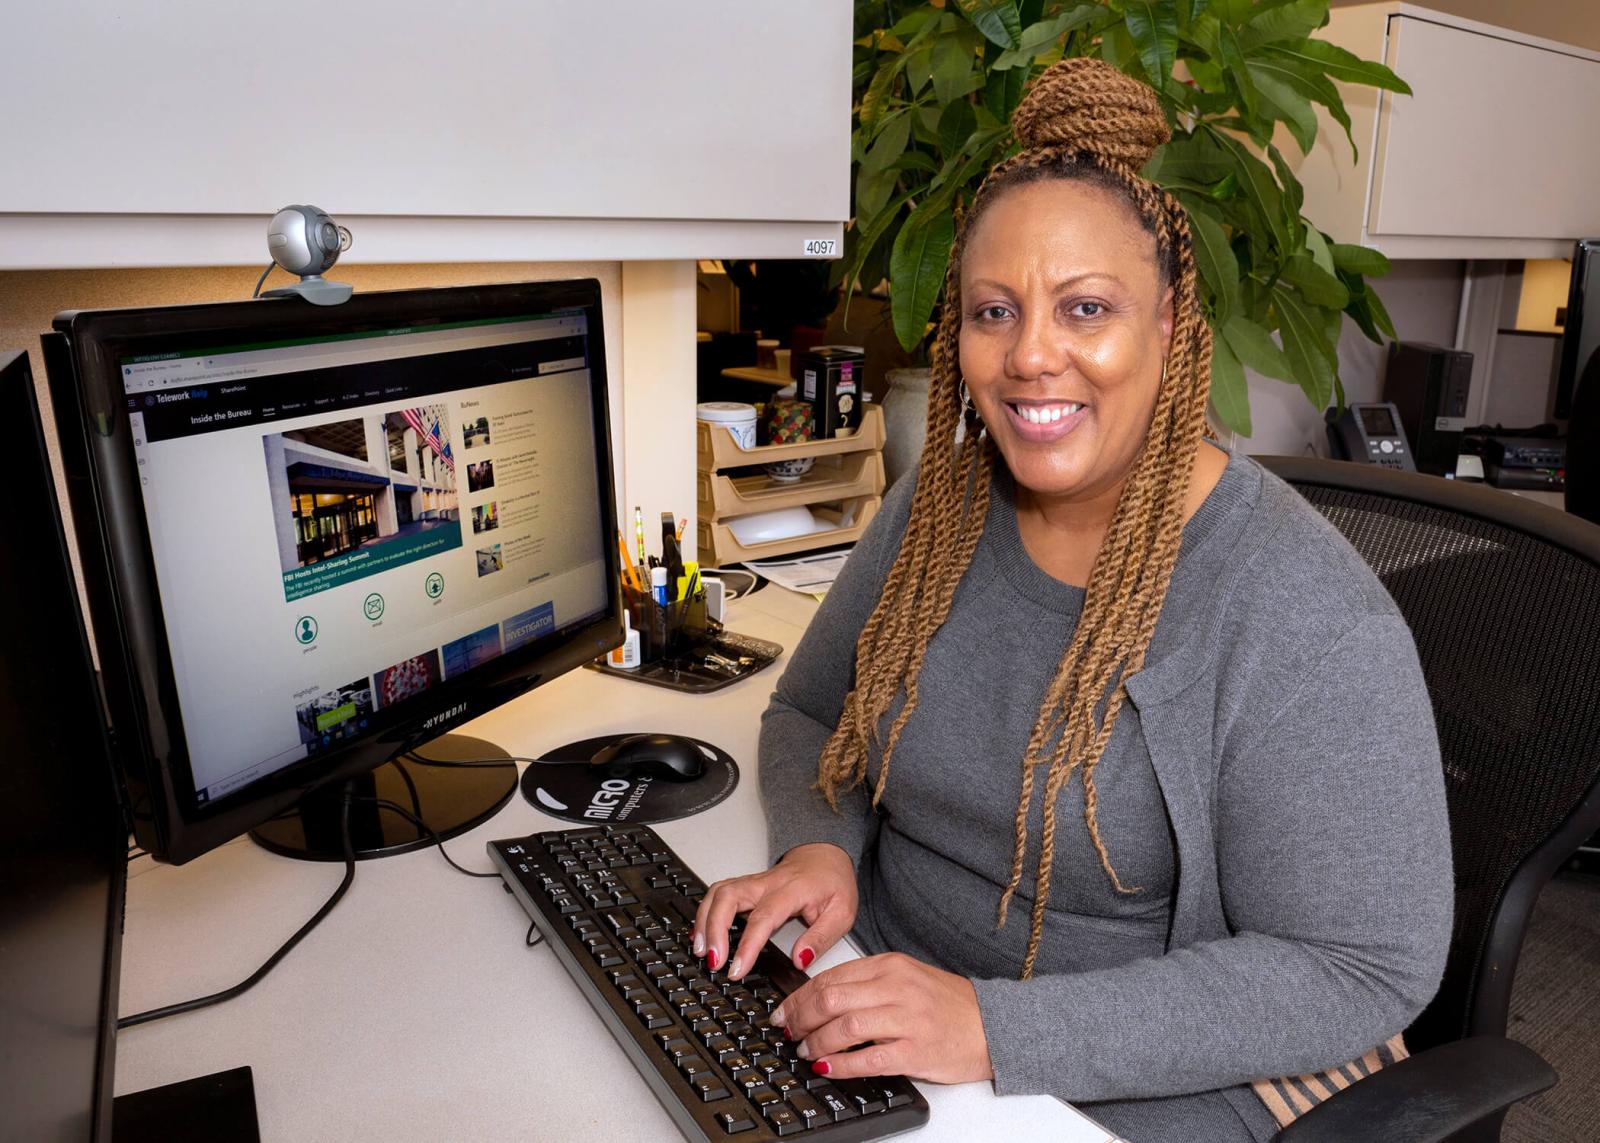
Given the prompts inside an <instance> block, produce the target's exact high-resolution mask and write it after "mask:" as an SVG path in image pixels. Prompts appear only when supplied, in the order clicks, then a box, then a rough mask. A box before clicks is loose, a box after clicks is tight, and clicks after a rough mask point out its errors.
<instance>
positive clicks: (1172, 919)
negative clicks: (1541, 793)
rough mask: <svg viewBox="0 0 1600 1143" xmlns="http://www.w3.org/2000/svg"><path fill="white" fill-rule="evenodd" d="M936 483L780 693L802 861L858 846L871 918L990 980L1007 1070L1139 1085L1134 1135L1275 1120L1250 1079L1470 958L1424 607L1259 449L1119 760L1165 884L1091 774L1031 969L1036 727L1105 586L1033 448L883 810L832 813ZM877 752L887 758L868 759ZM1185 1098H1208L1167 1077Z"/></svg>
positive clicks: (977, 979) (982, 989)
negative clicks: (848, 729)
mask: <svg viewBox="0 0 1600 1143" xmlns="http://www.w3.org/2000/svg"><path fill="white" fill-rule="evenodd" d="M913 479H914V477H908V478H907V479H906V480H903V481H901V482H900V483H899V484H898V485H896V487H895V488H894V489H893V490H891V492H890V494H889V495H888V497H886V499H885V502H884V506H883V510H882V511H881V512H880V513H879V516H878V518H877V519H876V520H875V521H874V522H873V524H872V526H871V528H870V529H869V530H868V532H867V534H866V536H864V537H863V538H862V540H861V542H860V543H859V544H858V545H857V548H856V551H855V553H854V555H853V556H852V557H851V559H850V561H849V563H848V565H847V566H846V568H845V569H844V572H843V573H842V574H841V576H840V578H839V580H838V582H837V583H836V584H835V585H834V587H833V589H832V591H830V593H829V594H828V597H827V599H826V601H825V602H824V603H823V605H822V607H821V609H820V610H819V611H818V613H817V616H816V618H815V619H814V620H813V622H812V624H811V626H810V628H809V629H808V631H807V633H806V636H805V638H804V639H803V640H802V641H801V643H800V645H799V646H798V647H797V648H796V649H795V651H794V655H793V658H792V660H791V662H790V664H789V667H788V670H787V671H786V672H785V673H784V675H783V677H782V678H781V679H780V680H779V682H778V686H777V689H776V692H775V693H774V695H773V698H772V702H771V705H770V706H769V707H768V709H767V712H766V714H765V716H764V718H763V723H762V731H761V756H760V762H761V783H762V796H763V800H764V804H765V806H766V810H767V819H768V826H769V831H770V836H771V849H772V857H773V859H774V860H776V859H777V858H778V857H780V856H781V855H782V854H784V853H785V852H787V851H788V850H789V849H791V848H793V847H794V846H796V845H800V844H804V843H807V842H819V841H820V842H831V843H833V844H836V845H839V846H841V847H842V848H843V849H844V850H845V851H846V852H847V853H849V854H850V855H851V857H852V858H853V859H854V860H855V861H856V863H857V871H858V878H859V881H860V885H861V891H862V905H861V912H860V916H859V918H858V921H857V927H856V931H855V936H856V938H857V939H858V941H860V942H861V943H862V944H863V945H864V946H865V947H866V948H867V949H868V950H869V951H874V952H877V951H883V950H885V949H889V948H895V949H900V950H902V951H905V952H908V953H910V954H911V955H914V956H917V957H920V958H922V959H925V960H927V961H929V962H931V963H936V964H940V965H943V966H944V967H946V968H948V969H950V970H952V971H955V972H959V973H961V974H963V975H965V976H968V977H969V978H971V979H972V981H973V984H974V986H975V988H976V991H977V996H978V1003H979V1007H980V1009H981V1012H982V1018H983V1023H984V1030H985V1033H986V1035H987V1037H988V1042H989V1053H990V1058H991V1060H992V1062H993V1065H994V1071H995V1087H996V1090H997V1091H998V1092H1000V1093H1002V1094H1007V1093H1013V1092H1015V1093H1024V1092H1027V1093H1048V1094H1051V1095H1055V1096H1058V1097H1060V1098H1062V1099H1066V1100H1070V1101H1072V1102H1074V1103H1080V1104H1082V1103H1096V1102H1097V1101H1118V1102H1115V1103H1110V1104H1101V1105H1100V1107H1099V1108H1089V1109H1088V1110H1090V1112H1091V1114H1095V1115H1096V1116H1097V1118H1100V1119H1101V1120H1102V1121H1103V1122H1105V1123H1106V1124H1107V1125H1108V1126H1111V1127H1112V1128H1113V1129H1115V1130H1118V1131H1120V1132H1122V1133H1123V1134H1125V1135H1128V1136H1129V1137H1131V1138H1133V1139H1135V1140H1136V1143H1146V1140H1155V1139H1159V1138H1164V1137H1167V1136H1168V1135H1169V1134H1170V1135H1171V1137H1173V1138H1187V1139H1188V1140H1193V1139H1194V1138H1197V1137H1198V1136H1197V1135H1196V1134H1195V1129H1196V1128H1199V1127H1203V1128H1204V1129H1205V1130H1206V1131H1207V1132H1209V1133H1208V1134H1206V1135H1205V1137H1206V1138H1208V1139H1211V1138H1217V1139H1221V1138H1227V1137H1232V1138H1240V1139H1248V1138H1251V1137H1254V1138H1257V1139H1262V1138H1268V1137H1270V1131H1271V1121H1270V1119H1269V1118H1267V1117H1266V1116H1265V1113H1264V1109H1263V1108H1262V1107H1261V1105H1260V1104H1259V1102H1258V1101H1257V1100H1256V1097H1255V1096H1254V1095H1253V1094H1252V1093H1251V1092H1250V1091H1249V1089H1248V1087H1244V1086H1240V1085H1244V1084H1247V1083H1248V1082H1249V1081H1250V1080H1252V1079H1257V1078H1262V1077H1275V1076H1282V1075H1297V1074H1302V1073H1306V1072H1311V1071H1316V1070H1319V1069H1322V1068H1326V1067H1330V1066H1333V1065H1336V1064H1339V1063H1343V1062H1345V1061H1347V1060H1350V1059H1352V1058H1355V1057H1357V1056H1359V1055H1361V1054H1362V1053H1363V1052H1365V1051H1367V1050H1368V1049H1369V1048H1372V1047H1373V1046H1375V1045H1377V1044H1379V1043H1381V1042H1382V1041H1383V1040H1385V1039H1386V1038H1387V1037H1389V1036H1391V1035H1393V1034H1394V1033H1395V1032H1397V1031H1400V1030H1401V1029H1403V1028H1404V1027H1405V1026H1406V1025H1407V1024H1408V1023H1409V1022H1410V1020H1411V1019H1412V1018H1413V1017H1414V1016H1415V1015H1416V1013H1417V1012H1418V1011H1420V1009H1421V1008H1422V1006H1423V1005H1424V1004H1425V1003H1426V1002H1427V1001H1428V1000H1429V999H1430V998H1431V997H1432V995H1433V992H1434V989H1435V988H1436V987H1437V985H1438V981H1439V977H1440V974H1441V972H1442V970H1443V965H1444V956H1445V951H1446V946H1447V943H1448V940H1449V933H1450V915H1451V874H1450V864H1449V834H1448V825H1447V822H1446V817H1445V803H1444V789H1443V780H1442V775H1441V771H1440V763H1439V752H1438V744H1437V740H1436V737H1435V733H1434V726H1433V716H1432V708H1431V706H1430V703H1429V701H1428V695H1427V691H1426V689H1425V687H1424V684H1423V679H1422V674H1421V670H1420V668H1419V666H1418V662H1417V656H1416V650H1415V647H1414V645H1413V643H1412V640H1411V635H1410V632H1409V630H1408V629H1407V627H1406V625H1405V622H1404V620H1403V619H1402V618H1401V616H1400V614H1399V612H1398V611H1397V610H1396V608H1395V606H1394V603H1393V601H1392V600H1391V599H1390V598H1389V596H1388V594H1387V593H1386V592H1385V591H1384V589H1383V587H1382V585H1381V584H1380V583H1379V582H1378V580H1377V579H1376V577H1375V576H1374V575H1373V574H1372V572H1371V571H1370V570H1369V569H1368V567H1367V566H1366V564H1365V563H1364V562H1363V561H1362V560H1361V558H1360V556H1359V555H1357V554H1356V552H1355V551H1354V550H1353V549H1352V548H1351V547H1350V546H1349V545H1348V543H1346V542H1345V540H1344V539H1343V537H1341V536H1340V535H1339V533H1338V532H1337V531H1336V530H1335V529H1334V528H1333V527H1332V526H1331V525H1330V524H1328V522H1327V521H1326V520H1324V519H1323V517H1322V516H1321V515H1320V514H1319V513H1318V512H1317V511H1316V510H1315V509H1313V508H1311V507H1310V506H1309V505H1308V504H1306V503H1305V501H1304V500H1302V499H1301V498H1300V497H1299V496H1298V495H1297V494H1296V493H1295V492H1294V491H1293V490H1292V489H1291V488H1289V487H1288V486H1287V485H1285V484H1284V483H1282V482H1281V481H1279V480H1277V479H1276V478H1275V477H1273V476H1271V475H1270V474H1268V473H1266V472H1264V471H1263V470H1262V469H1261V468H1260V467H1259V466H1257V465H1256V464H1255V463H1254V462H1252V461H1250V460H1249V459H1248V458H1245V457H1243V456H1234V457H1233V458H1232V459H1231V460H1230V462H1229V464H1228V467H1227V469H1226V471H1225V472H1224V474H1223V476H1222V479H1221V480H1220V481H1219V483H1218V485H1217V487H1216V488H1215V489H1214V490H1213V492H1212V493H1211V495H1210V496H1209V497H1207V499H1206V501H1205V503H1204V504H1203V505H1202V506H1201V508H1200V510H1199V511H1198V512H1197V513H1196V515H1195V516H1194V518H1193V519H1191V520H1190V521H1189V523H1188V525H1187V526H1186V527H1185V529H1184V538H1183V548H1182V551H1181V554H1180V557H1179V560H1178V564H1177V568H1176V570H1175V572H1174V575H1173V580H1172V586H1171V589H1170V591H1169V593H1168V596H1167V601H1166V604H1165V607H1164V609H1163V612H1162V615H1161V619H1160V621H1159V623H1158V624H1157V627H1156V631H1155V636H1154V639H1153V641H1152V644H1151V648H1150V652H1149V654H1148V655H1147V657H1146V665H1145V667H1144V669H1143V670H1142V671H1140V672H1139V673H1137V674H1136V675H1134V676H1132V677H1131V678H1130V679H1129V680H1128V683H1127V689H1128V695H1129V699H1130V702H1129V703H1128V705H1127V706H1125V708H1124V710H1123V712H1122V714H1121V716H1120V718H1119V721H1118V723H1117V726H1116V730H1115V732H1114V733H1113V735H1112V738H1111V740H1110V743H1109V745H1108V747H1107V750H1106V753H1105V756H1104V757H1103V758H1102V760H1101V762H1100V765H1099V767H1098V769H1097V771H1096V775H1095V778H1096V786H1097V790H1098V792H1099V795H1100V809H1099V820H1100V826H1101V835H1102V837H1103V838H1104V839H1105V841H1106V844H1107V847H1108V849H1109V851H1110V853H1111V857H1112V860H1113V862H1114V863H1115V865H1116V866H1117V869H1118V873H1119V874H1120V875H1121V877H1122V881H1123V883H1124V885H1138V886H1139V887H1140V892H1139V893H1137V894H1133V895H1131V896H1126V897H1124V896H1120V895H1118V894H1116V893H1115V892H1114V891H1112V890H1111V888H1110V886H1109V883H1108V882H1107V879H1106V877H1105V874H1104V873H1103V871H1102V870H1101V869H1100V866H1099V862H1098V859H1097V858H1096V856H1095V854H1094V850H1093V849H1092V847H1091V846H1090V844H1089V841H1088V832H1087V829H1086V828H1084V826H1083V824H1082V813H1081V811H1082V804H1083V803H1082V787H1081V785H1080V784H1079V783H1078V782H1077V781H1076V780H1074V781H1073V782H1072V783H1071V784H1070V785H1069V786H1068V787H1067V788H1066V789H1065V790H1064V791H1063V794H1062V800H1061V804H1060V806H1059V808H1058V815H1059V817H1058V820H1059V825H1058V836H1057V848H1056V873H1055V877H1054V882H1053V884H1052V889H1051V898H1050V908H1049V915H1048V920H1047V923H1046V927H1045V934H1044V940H1043V945H1042V947H1041V950H1040V960H1039V965H1038V968H1037V970H1036V974H1035V977H1034V978H1033V979H1032V980H1028V981H1022V980H1019V979H1018V973H1019V972H1020V968H1021V964H1022V955H1023V950H1024V948H1025V945H1026V941H1027V933H1028V914H1029V911H1030V909H1031V905H1032V899H1033V894H1034V882H1033V878H1032V873H1033V868H1034V862H1035V861H1036V859H1037V855H1038V841H1037V839H1038V837H1039V818H1040V807H1039V801H1040V800H1041V799H1040V798H1038V797H1036V798H1035V805H1034V811H1033V820H1032V828H1031V833H1030V849H1029V857H1028V859H1027V862H1026V864H1025V872H1024V877H1023V881H1022V884H1021V886H1020V888H1019V891H1018V895H1017V899H1016V900H1015V901H1014V902H1013V905H1012V911H1011V920H1010V922H1009V923H1008V924H1007V926H1006V928H1005V929H1003V930H998V931H997V930H996V929H995V927H994V920H995V908H996V905H997V904H998V901H999V897H1000V893H1001V891H1002V889H1003V887H1004V885H1005V884H1006V882H1007V881H1008V880H1009V877H1010V866H1011V858H1012V849H1013V845H1014V836H1015V835H1014V828H1013V823H1012V817H1013V814H1014V812H1015V808H1016V804H1017V798H1018V796H1019V794H1020V789H1021V786H1020V782H1021V777H1020V761H1021V757H1022V753H1023V748H1024V746H1025V744H1026V742H1027V738H1028V735H1029V733H1030V731H1031V730H1032V727H1033V722H1034V718H1035V716H1036V714H1037V712H1038V709H1039V703H1040V701H1041V697H1042V695H1043V692H1044V689H1045V687H1046V685H1047V684H1048V681H1049V679H1050V677H1051V676H1052V675H1053V674H1054V671H1055V668H1056V665H1057V663H1058V662H1059V661H1060V656H1061V654H1062V651H1063V650H1064V648H1065V646H1066V644H1067V642H1068V640H1070V638H1071V635H1072V631H1073V628H1074V626H1075V624H1076V622H1077V616H1078V613H1079V610H1080V608H1081V605H1082V599H1083V593H1082V591H1081V590H1080V589H1077V588H1073V587H1069V586H1067V585H1064V584H1062V583H1060V582H1058V581H1056V580H1054V579H1052V578H1051V577H1050V576H1048V575H1047V574H1045V573H1044V572H1043V571H1042V570H1040V569H1039V568H1038V567H1037V566H1036V565H1035V564H1034V563H1033V562H1032V561H1031V559H1029V557H1028V555H1027V553H1026V551H1025V550H1024V549H1023V547H1022V544H1021V540H1020V538H1019V536H1018V533H1017V524H1016V514H1015V507H1014V504H1013V500H1012V494H1011V486H1010V482H1009V478H1007V477H1006V476H1005V475H1004V474H1003V472H1002V473H998V474H997V478H996V481H995V493H994V495H993V496H992V498H991V505H990V510H989V516H988V519H987V520H986V522H985V529H984V536H983V539H982V541H981V542H980V544H979V546H978V549H977V551H976V553H975V554H974V557H973V561H972V564H971V567H970V568H969V569H968V571H967V573H966V575H965V577H964V578H963V579H962V582H961V584H960V587H959V588H958V589H957V592H956V596H955V601H954V604H953V606H952V608H951V614H950V617H949V618H948V620H947V621H946V622H945V624H944V626H943V627H942V628H941V629H940V631H939V632H938V633H937V634H936V636H935V637H934V639H933V641H932V643H931V645H930V647H929V650H928V655H927V657H926V661H925V663H924V666H923V669H922V677H921V693H922V697H921V699H920V702H919V706H918V709H917V711H916V712H915V714H914V715H913V716H912V718H911V719H910V721H909V722H908V723H907V725H906V727H905V730H904V733H903V735H902V738H901V742H900V745H899V746H898V747H897V749H896V754H895V763H894V768H893V771H892V773H891V775H890V778H889V783H888V786H887V789H886V792H885V796H884V799H883V801H882V803H881V804H880V806H879V808H878V810H877V812H876V813H874V812H873V811H872V810H871V809H870V807H869V804H868V798H867V795H866V793H865V792H864V791H859V790H858V791H855V792H854V793H853V794H852V795H851V796H849V797H847V798H845V799H844V801H843V806H844V812H843V813H842V814H834V813H833V812H832V811H830V810H829V809H828V807H827V805H826V803H824V802H823V801H822V799H821V796H820V795H819V794H817V793H816V792H815V791H814V790H813V789H812V783H813V782H814V781H815V778H816V765H817V758H818V757H819V755H820V753H821V750H822V745H823V743H824V742H825V741H826V739H827V737H828V735H829V733H830V731H831V729H832V728H833V726H834V725H836V723H837V720H838V716H839V712H840V710H841V708H842V705H843V700H844V695H845V692H846V689H847V687H848V685H849V682H850V678H851V673H852V669H853V661H854V645H855V639H856V635H857V633H858V632H859V631H860V628H861V625H862V623H863V622H864V621H865V619H866V616H867V615H868V613H869V611H870V609H871V606H872V604H873V602H874V600H875V599H876V598H877V595H878V592H879V589H880V587H881V584H882V582H883V580H884V578H885V576H886V575H887V572H888V568H889V564H890V563H891V562H892V560H893V558H894V554H895V551H896V549H897V547H898V543H899V538H900V535H901V534H902V532H903V531H904V528H905V523H906V517H907V515H908V513H909V509H910V501H911V495H910V494H911V483H912V480H913ZM891 714H892V712H891ZM884 725H885V727H886V726H887V722H885V724H884ZM876 773H877V765H876V759H873V760H872V762H871V764H870V765H869V779H868V785H869V786H870V785H871V783H872V782H873V781H874V780H875V778H876ZM1193 1093H1209V1094H1203V1095H1194V1094H1193ZM1174 1096H1189V1097H1190V1098H1180V1099H1172V1098H1161V1097H1174ZM1228 1107H1231V1108H1232V1109H1233V1114H1228V1112H1227V1108H1228ZM1219 1116H1220V1117H1221V1118H1218V1117H1219ZM1223 1120H1226V1122H1227V1123H1228V1124H1229V1125H1231V1127H1232V1128H1233V1130H1230V1131H1228V1132H1227V1134H1226V1135H1224V1134H1223V1132H1222V1128H1221V1126H1220V1124H1221V1123H1222V1122H1223ZM1185 1132H1187V1134H1186V1135H1185V1134H1184V1133H1185Z"/></svg>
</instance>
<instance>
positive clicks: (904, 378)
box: [883, 366, 932, 487]
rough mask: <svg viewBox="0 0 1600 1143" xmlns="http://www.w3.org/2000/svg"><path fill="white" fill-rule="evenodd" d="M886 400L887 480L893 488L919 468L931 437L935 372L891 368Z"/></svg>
mask: <svg viewBox="0 0 1600 1143" xmlns="http://www.w3.org/2000/svg"><path fill="white" fill-rule="evenodd" d="M885 380H886V381H888V383H889V391H888V392H887V393H885V394H884V397H883V422H884V442H883V477H884V480H885V481H887V482H888V485H889V486H890V487H893V485H894V482H895V481H897V480H899V479H900V477H902V476H904V475H905V474H906V473H907V472H909V471H910V470H911V469H913V468H915V467H916V465H917V460H918V458H919V457H921V456H922V441H923V438H925V437H926V436H927V435H928V385H929V383H930V381H931V380H932V370H930V369H928V368H927V367H926V366H924V367H921V368H917V369H891V370H889V373H888V375H887V377H886V378H885Z"/></svg>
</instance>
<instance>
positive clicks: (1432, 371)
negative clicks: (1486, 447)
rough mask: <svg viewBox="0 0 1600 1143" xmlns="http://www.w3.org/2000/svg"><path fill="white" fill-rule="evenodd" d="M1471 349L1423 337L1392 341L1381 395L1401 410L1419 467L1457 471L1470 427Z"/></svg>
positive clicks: (1444, 472)
mask: <svg viewBox="0 0 1600 1143" xmlns="http://www.w3.org/2000/svg"><path fill="white" fill-rule="evenodd" d="M1471 386H1472V354H1471V353H1468V352H1467V351H1466V350H1464V349H1446V348H1445V347H1444V346H1442V345H1431V344H1429V343H1428V342H1425V341H1396V342H1392V343H1391V344H1390V346H1389V369H1388V372H1387V374H1386V375H1385V376H1384V381H1383V399H1384V400H1385V401H1388V402H1390V403H1391V404H1393V405H1394V407H1395V408H1396V409H1397V410H1399V413H1400V424H1401V426H1402V427H1403V428H1404V429H1405V431H1406V439H1408V440H1409V441H1410V442H1411V453H1412V456H1413V458H1414V459H1415V460H1416V463H1417V471H1418V472H1427V473H1432V474H1433V475H1434V476H1446V475H1453V474H1454V473H1455V470H1456V457H1457V455H1458V454H1459V453H1460V452H1461V432H1462V430H1463V429H1465V428H1466V427H1467V394H1468V392H1469V390H1470V389H1471Z"/></svg>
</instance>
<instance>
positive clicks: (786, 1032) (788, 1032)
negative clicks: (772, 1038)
mask: <svg viewBox="0 0 1600 1143" xmlns="http://www.w3.org/2000/svg"><path fill="white" fill-rule="evenodd" d="M783 1038H784V1039H785V1040H792V1039H794V1029H792V1028H790V1027H789V1025H787V1024H785V1025H784V1026H783Z"/></svg>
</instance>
